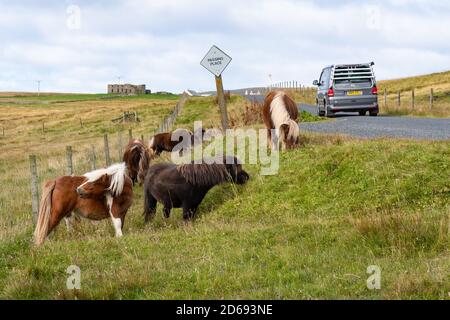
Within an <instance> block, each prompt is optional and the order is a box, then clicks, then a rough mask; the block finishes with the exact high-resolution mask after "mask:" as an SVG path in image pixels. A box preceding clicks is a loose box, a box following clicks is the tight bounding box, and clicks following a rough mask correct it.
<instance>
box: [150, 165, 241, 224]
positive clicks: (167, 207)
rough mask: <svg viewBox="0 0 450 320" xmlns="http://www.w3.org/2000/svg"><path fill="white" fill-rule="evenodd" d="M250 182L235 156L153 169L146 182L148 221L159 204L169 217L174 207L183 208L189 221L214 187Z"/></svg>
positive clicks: (185, 217)
mask: <svg viewBox="0 0 450 320" xmlns="http://www.w3.org/2000/svg"><path fill="white" fill-rule="evenodd" d="M248 179H249V175H248V173H247V172H245V171H244V170H243V169H242V164H241V163H240V162H239V160H238V159H237V158H236V157H227V156H223V157H220V158H215V159H205V160H203V162H202V163H201V164H195V163H190V164H183V165H178V166H177V165H175V164H172V163H160V164H156V165H154V166H151V167H150V169H149V171H148V174H147V176H146V177H145V182H144V197H145V204H144V215H145V221H146V222H148V221H149V220H151V218H153V217H154V215H155V212H156V204H157V202H160V203H162V205H163V206H164V216H165V217H166V218H168V217H169V216H170V211H171V209H172V208H183V218H184V220H185V221H186V220H190V219H192V218H193V217H194V215H195V213H196V212H197V208H198V206H199V205H200V203H201V202H202V200H203V198H204V197H205V195H206V194H207V193H208V191H209V190H210V189H211V188H213V187H214V186H216V185H218V184H221V183H225V182H231V183H236V184H244V183H246V182H247V180H248Z"/></svg>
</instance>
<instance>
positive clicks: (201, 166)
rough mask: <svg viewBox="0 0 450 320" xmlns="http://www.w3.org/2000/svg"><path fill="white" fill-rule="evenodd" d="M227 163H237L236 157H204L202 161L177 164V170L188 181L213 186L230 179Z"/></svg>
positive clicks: (198, 184)
mask: <svg viewBox="0 0 450 320" xmlns="http://www.w3.org/2000/svg"><path fill="white" fill-rule="evenodd" d="M226 164H231V165H236V164H239V160H238V159H237V158H235V157H227V156H225V157H224V156H221V157H216V158H211V159H204V160H202V163H198V164H196V163H189V164H182V165H179V166H177V171H178V172H179V173H180V174H181V176H182V177H183V178H185V179H186V181H187V182H189V183H191V184H193V185H197V186H211V185H217V184H221V183H224V182H228V181H230V173H229V172H228V170H227V166H226Z"/></svg>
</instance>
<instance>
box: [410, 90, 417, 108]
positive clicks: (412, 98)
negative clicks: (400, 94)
mask: <svg viewBox="0 0 450 320" xmlns="http://www.w3.org/2000/svg"><path fill="white" fill-rule="evenodd" d="M415 100H416V97H415V94H414V89H412V91H411V109H414V106H415V102H416V101H415Z"/></svg>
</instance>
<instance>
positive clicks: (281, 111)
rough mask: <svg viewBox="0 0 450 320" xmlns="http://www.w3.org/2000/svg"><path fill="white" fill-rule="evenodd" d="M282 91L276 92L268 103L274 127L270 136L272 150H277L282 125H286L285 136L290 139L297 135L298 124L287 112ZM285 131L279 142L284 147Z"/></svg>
mask: <svg viewBox="0 0 450 320" xmlns="http://www.w3.org/2000/svg"><path fill="white" fill-rule="evenodd" d="M285 95H286V94H285V93H284V92H278V93H277V94H276V95H275V97H274V98H273V100H272V102H271V103H270V117H271V119H272V122H273V124H274V127H275V132H274V135H273V136H272V150H278V144H279V139H280V128H281V126H283V125H287V126H288V132H287V138H288V139H292V138H294V137H295V136H298V135H299V128H298V124H297V123H296V122H295V121H294V120H292V119H291V116H290V115H289V112H288V111H287V109H286V105H285V103H284V99H283V98H284V96H285ZM285 136H286V134H285V133H283V134H282V135H281V143H282V145H283V147H284V148H286V141H284V137H285Z"/></svg>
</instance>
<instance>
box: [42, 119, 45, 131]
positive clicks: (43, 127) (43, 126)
mask: <svg viewBox="0 0 450 320" xmlns="http://www.w3.org/2000/svg"><path fill="white" fill-rule="evenodd" d="M42 132H45V122H44V121H42Z"/></svg>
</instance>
